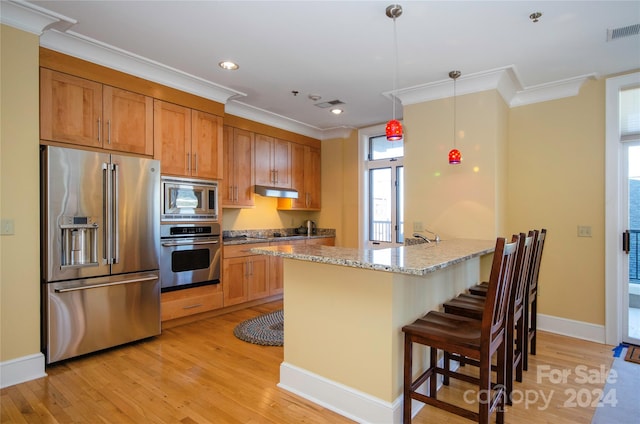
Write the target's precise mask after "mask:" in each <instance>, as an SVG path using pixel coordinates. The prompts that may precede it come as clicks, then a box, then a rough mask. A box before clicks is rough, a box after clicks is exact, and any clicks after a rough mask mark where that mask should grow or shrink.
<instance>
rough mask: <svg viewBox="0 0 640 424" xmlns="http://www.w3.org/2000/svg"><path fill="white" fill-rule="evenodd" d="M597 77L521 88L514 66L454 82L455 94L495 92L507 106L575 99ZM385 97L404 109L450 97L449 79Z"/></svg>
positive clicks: (389, 92) (462, 77)
mask: <svg viewBox="0 0 640 424" xmlns="http://www.w3.org/2000/svg"><path fill="white" fill-rule="evenodd" d="M596 77H597V75H595V74H589V75H580V76H577V77H574V78H568V79H565V80H561V81H554V82H551V83H547V84H540V85H535V86H531V87H524V86H523V85H522V82H521V79H520V77H519V76H518V73H517V71H516V68H515V66H513V65H511V66H505V67H503V68H497V69H491V70H488V71H483V72H477V73H474V74H469V75H465V76H461V77H459V78H458V79H457V81H456V95H458V96H459V95H464V94H471V93H479V92H481V91H487V90H497V91H498V92H499V93H500V95H501V96H502V98H503V99H504V101H505V103H506V104H507V105H509V107H517V106H523V105H527V104H532V103H539V102H546V101H549V100H556V99H562V98H565V97H571V96H576V95H577V94H578V93H579V91H580V87H582V84H584V83H585V82H586V81H587V80H589V79H593V78H596ZM383 95H385V96H386V97H388V98H393V97H396V98H398V99H400V101H401V102H402V105H403V106H408V105H412V104H416V103H423V102H429V101H432V100H438V99H444V98H447V97H452V96H453V83H452V82H451V79H447V80H441V81H436V82H433V83H429V84H421V85H416V86H413V87H407V88H402V89H399V90H396V91H395V92H394V91H388V92H385V93H383Z"/></svg>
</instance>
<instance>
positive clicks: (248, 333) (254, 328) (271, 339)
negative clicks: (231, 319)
mask: <svg viewBox="0 0 640 424" xmlns="http://www.w3.org/2000/svg"><path fill="white" fill-rule="evenodd" d="M233 334H235V336H236V337H237V338H239V339H240V340H244V341H245V342H249V343H253V344H258V345H263V346H282V345H283V344H284V313H283V310H282V309H280V310H278V311H275V312H270V313H268V314H264V315H260V316H257V317H255V318H251V319H248V320H246V321H243V322H241V323H240V324H238V325H237V326H236V328H235V329H234V330H233Z"/></svg>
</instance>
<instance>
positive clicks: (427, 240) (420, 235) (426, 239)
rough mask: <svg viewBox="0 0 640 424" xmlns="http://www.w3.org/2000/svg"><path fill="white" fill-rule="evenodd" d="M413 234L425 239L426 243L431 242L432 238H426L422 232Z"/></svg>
mask: <svg viewBox="0 0 640 424" xmlns="http://www.w3.org/2000/svg"><path fill="white" fill-rule="evenodd" d="M413 236H414V237H415V238H419V239H422V240H424V241H425V243H431V240H429V239H428V238H426V237H425V236H423V235H422V234H418V233H413Z"/></svg>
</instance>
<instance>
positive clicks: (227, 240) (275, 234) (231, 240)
mask: <svg viewBox="0 0 640 424" xmlns="http://www.w3.org/2000/svg"><path fill="white" fill-rule="evenodd" d="M335 236H336V231H335V230H334V229H326V228H318V229H317V230H316V233H315V234H312V235H310V236H308V235H303V234H295V229H291V228H288V229H275V230H274V229H269V230H236V231H224V232H223V234H222V241H223V243H224V245H225V246H233V245H238V244H253V243H270V242H276V241H293V240H306V239H310V238H324V237H335Z"/></svg>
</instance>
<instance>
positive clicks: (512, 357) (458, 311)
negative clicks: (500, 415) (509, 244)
mask: <svg viewBox="0 0 640 424" xmlns="http://www.w3.org/2000/svg"><path fill="white" fill-rule="evenodd" d="M537 235H538V232H537V231H529V234H528V235H526V234H524V233H520V242H519V243H518V249H517V252H516V265H515V269H514V273H513V282H512V283H511V284H512V287H511V288H512V289H511V293H509V306H508V312H507V348H506V355H507V357H506V366H507V369H506V373H507V374H506V386H507V404H509V405H511V393H512V392H513V380H514V372H515V380H516V381H518V382H522V371H523V367H524V360H523V356H524V355H526V350H525V346H526V344H525V338H526V337H527V333H526V328H525V326H526V320H525V318H526V316H525V311H524V309H525V302H526V300H525V297H526V291H527V288H528V287H529V278H530V276H531V273H530V272H529V270H530V267H531V264H532V260H533V258H534V256H533V250H534V246H535V239H536V238H537ZM485 303H486V297H485V296H477V295H472V294H466V293H463V294H460V295H459V296H457V297H456V298H454V299H451V300H449V301H448V302H445V303H444V304H443V306H444V311H445V312H446V313H451V314H455V315H461V316H465V317H469V318H473V319H482V312H483V309H484V306H485ZM523 352H524V354H523ZM450 359H457V360H458V361H459V362H460V364H461V365H464V364H465V363H470V364H472V365H477V364H476V363H475V361H466V360H465V358H464V357H459V355H451V354H450V353H448V352H445V362H444V364H445V368H446V367H448V366H449V360H450ZM509 364H511V366H509Z"/></svg>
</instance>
